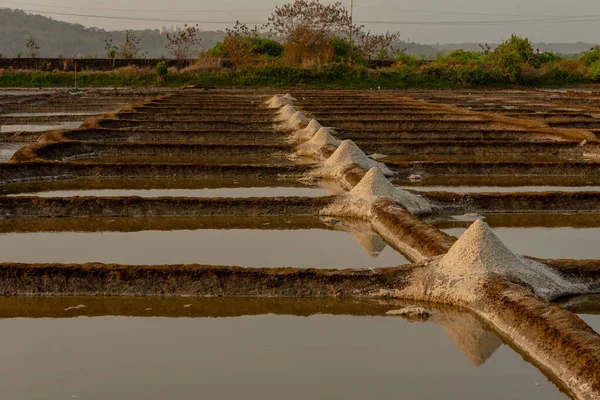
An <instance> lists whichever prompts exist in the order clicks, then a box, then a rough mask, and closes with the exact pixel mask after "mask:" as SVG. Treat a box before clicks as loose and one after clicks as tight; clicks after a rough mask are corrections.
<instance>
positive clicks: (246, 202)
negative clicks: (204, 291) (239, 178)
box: [0, 196, 334, 219]
mask: <svg viewBox="0 0 600 400" xmlns="http://www.w3.org/2000/svg"><path fill="white" fill-rule="evenodd" d="M333 200H334V198H333V197H316V198H309V197H272V198H263V197H260V198H204V199H203V198H190V197H158V198H142V197H66V198H40V197H7V196H0V216H2V218H5V219H15V218H67V217H158V216H167V217H169V216H170V217H185V216H213V215H219V216H251V215H254V216H260V215H317V214H318V212H319V210H321V209H322V208H323V207H326V206H328V205H329V204H330V203H331V202H332V201H333Z"/></svg>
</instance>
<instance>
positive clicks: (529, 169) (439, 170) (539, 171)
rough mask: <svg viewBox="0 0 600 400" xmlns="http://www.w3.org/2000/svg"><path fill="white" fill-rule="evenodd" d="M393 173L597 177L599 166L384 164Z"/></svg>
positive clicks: (581, 163)
mask: <svg viewBox="0 0 600 400" xmlns="http://www.w3.org/2000/svg"><path fill="white" fill-rule="evenodd" d="M386 165H387V166H388V167H389V168H390V169H392V170H393V171H395V172H397V173H399V174H405V175H407V176H409V175H412V174H416V175H421V176H425V175H506V176H526V175H547V176H568V175H579V176H598V175H600V168H599V167H600V163H595V162H585V161H560V160H557V161H556V162H549V161H546V162H544V161H542V162H527V161H522V162H511V161H489V162H486V161H469V162H457V161H386Z"/></svg>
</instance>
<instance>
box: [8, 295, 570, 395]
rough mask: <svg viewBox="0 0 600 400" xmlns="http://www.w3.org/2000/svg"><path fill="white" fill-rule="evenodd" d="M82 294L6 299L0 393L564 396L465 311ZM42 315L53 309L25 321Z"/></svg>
mask: <svg viewBox="0 0 600 400" xmlns="http://www.w3.org/2000/svg"><path fill="white" fill-rule="evenodd" d="M89 300H90V303H86V299H85V298H74V299H69V298H66V299H61V302H60V304H62V306H61V309H60V310H53V309H52V308H50V307H44V306H43V305H41V306H40V305H38V307H35V309H32V308H30V307H28V306H27V305H23V306H21V307H18V306H19V304H18V303H19V301H20V300H19V299H16V300H11V302H13V303H15V304H14V306H15V307H16V308H15V310H14V311H15V313H14V315H12V317H8V318H7V317H4V318H3V319H0V352H2V358H3V362H2V364H1V366H0V376H1V377H2V378H0V380H1V384H0V396H2V398H5V399H37V398H40V399H41V398H44V399H74V398H79V399H89V400H104V399H108V398H110V399H115V400H121V399H123V400H138V399H139V400H142V399H144V400H152V399H197V398H199V397H201V398H207V399H225V400H227V399H232V400H233V399H235V400H238V399H264V400H269V399H282V398H285V399H292V400H294V399H299V400H300V399H301V400H305V399H310V398H315V399H323V398H325V399H340V400H341V399H346V400H347V399H357V400H358V399H361V400H362V399H370V398H398V397H399V398H410V399H417V400H420V399H422V400H430V399H464V400H470V399H473V400H475V399H482V398H484V399H487V400H508V399H529V400H555V399H565V398H567V397H566V396H565V395H564V394H562V393H561V392H560V391H559V390H558V389H557V387H556V386H554V385H553V384H552V383H551V382H550V381H549V380H548V378H547V377H545V376H544V375H543V374H542V373H540V372H539V370H538V369H536V368H535V367H534V366H533V365H531V364H528V363H527V362H525V361H524V359H523V358H522V357H521V356H520V355H519V354H517V353H515V352H514V351H513V350H512V349H511V348H510V347H508V346H506V345H504V344H503V342H502V340H501V339H500V338H499V337H498V336H497V335H496V334H494V333H493V332H491V331H490V330H489V329H488V328H487V327H485V326H483V325H482V324H481V322H479V320H478V319H477V318H474V317H473V316H472V315H471V314H468V313H466V312H464V311H462V312H459V311H453V312H451V311H443V310H442V311H439V312H438V314H437V315H436V316H435V317H434V318H432V320H431V322H428V323H410V322H407V321H405V320H403V319H401V318H399V317H386V316H383V315H384V314H385V309H384V310H383V311H375V314H373V312H372V311H370V310H369V309H367V311H366V312H364V313H362V312H361V311H360V307H359V306H353V307H352V308H353V310H352V311H347V312H345V311H340V310H337V311H336V310H334V311H331V309H332V308H339V307H340V306H337V305H335V304H325V305H324V306H323V307H322V309H319V308H318V307H317V308H314V307H313V308H311V309H310V310H308V311H305V309H304V307H303V306H302V301H300V302H299V303H297V304H294V305H293V308H290V307H289V306H285V305H281V306H278V305H277V304H275V303H273V304H271V306H270V307H266V308H265V309H264V310H260V309H257V307H256V305H255V304H253V303H255V302H256V301H259V300H257V299H248V300H246V301H247V304H237V306H236V307H237V311H236V310H234V311H231V310H229V309H228V307H227V305H226V304H224V305H222V306H223V307H220V305H219V304H215V305H214V307H212V308H208V307H209V306H207V305H203V300H199V299H193V298H189V299H183V301H182V300H181V299H174V300H172V301H173V304H171V305H169V304H165V305H162V306H161V305H160V304H159V303H158V302H159V301H160V302H168V303H170V302H171V300H169V299H163V300H155V299H148V300H146V301H147V307H146V308H142V307H143V305H142V304H141V303H140V302H143V300H136V299H133V300H121V301H122V302H125V303H128V304H129V306H128V305H127V304H125V305H124V306H122V307H120V308H119V307H115V306H113V305H112V303H110V304H107V305H105V306H103V307H102V310H100V311H98V310H97V309H96V308H95V307H97V306H98V300H97V299H96V298H91V299H89ZM225 300H227V299H225ZM24 301H27V299H25V300H24ZM42 301H44V300H43V299H42ZM270 301H271V302H273V300H270ZM111 302H114V300H111ZM136 302H137V303H140V304H139V305H137V307H138V308H135V307H136V305H135V304H134V303H136ZM284 303H285V300H284ZM340 303H342V302H340ZM342 304H343V303H342ZM67 305H68V306H67ZM30 306H31V305H30ZM17 307H18V308H17ZM157 307H162V308H161V310H159V311H156V309H157ZM202 307H204V309H200V310H199V308H202ZM342 307H343V305H342ZM397 307H399V306H394V305H392V304H390V305H389V306H388V308H389V309H390V310H391V309H395V308H397ZM379 308H381V306H379ZM40 309H43V310H44V311H46V312H47V313H48V314H47V315H52V316H53V317H52V318H47V317H44V318H23V316H27V315H29V312H28V311H30V310H31V311H32V313H36V312H37V310H40ZM246 309H250V310H252V311H251V314H258V315H246V314H245V313H244V310H246ZM119 310H123V311H124V315H131V316H127V317H125V316H119V314H120V313H119ZM2 313H3V314H8V312H6V310H5V311H3V312H2ZM348 313H350V314H352V315H339V314H348ZM38 314H39V313H38ZM275 314H279V315H275ZM285 314H288V315H285ZM336 314H337V315H336ZM354 314H356V315H357V316H355V315H354ZM95 315H100V316H95ZM144 315H147V316H148V317H144ZM221 315H222V316H221ZM78 316H79V317H78ZM228 316H230V317H228ZM177 317H179V318H177ZM182 317H185V318H182ZM207 317H210V318H207Z"/></svg>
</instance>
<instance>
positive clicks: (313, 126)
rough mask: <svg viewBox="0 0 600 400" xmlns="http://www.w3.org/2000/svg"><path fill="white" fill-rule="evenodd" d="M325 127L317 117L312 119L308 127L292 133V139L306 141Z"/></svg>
mask: <svg viewBox="0 0 600 400" xmlns="http://www.w3.org/2000/svg"><path fill="white" fill-rule="evenodd" d="M321 129H323V126H322V125H321V124H320V123H319V121H317V120H316V119H311V120H310V122H309V123H308V125H307V126H306V128H304V129H298V130H297V131H296V132H294V133H293V134H292V135H291V139H292V141H306V140H310V139H311V138H312V137H313V136H315V135H316V134H317V132H319V130H321Z"/></svg>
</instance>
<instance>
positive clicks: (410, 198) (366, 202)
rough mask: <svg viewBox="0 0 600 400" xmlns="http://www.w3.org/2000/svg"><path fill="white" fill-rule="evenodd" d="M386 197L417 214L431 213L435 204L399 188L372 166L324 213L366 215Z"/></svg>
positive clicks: (352, 215) (353, 215)
mask: <svg viewBox="0 0 600 400" xmlns="http://www.w3.org/2000/svg"><path fill="white" fill-rule="evenodd" d="M379 199H385V200H389V201H392V202H394V203H397V204H398V205H400V206H402V207H403V208H404V209H406V210H407V211H408V212H410V213H412V214H415V215H424V214H431V213H432V211H433V206H432V205H431V203H429V202H428V201H427V200H425V199H423V198H422V197H419V196H417V195H416V194H413V193H410V192H407V191H405V190H401V189H398V188H397V187H395V186H394V185H392V183H391V182H390V181H389V180H388V179H387V178H386V177H385V176H384V175H383V173H381V171H380V170H379V169H377V168H371V169H370V170H369V172H367V173H366V174H365V176H364V177H363V178H362V179H361V181H360V182H359V183H358V185H356V186H355V187H354V188H353V189H352V190H351V191H350V192H349V193H348V194H346V195H344V196H341V197H340V198H339V199H338V200H336V201H335V202H334V203H333V204H331V205H330V206H328V207H327V208H325V209H324V210H323V211H322V214H324V215H336V216H351V217H365V216H370V215H371V209H372V207H373V204H374V203H375V202H376V201H377V200H379Z"/></svg>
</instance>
